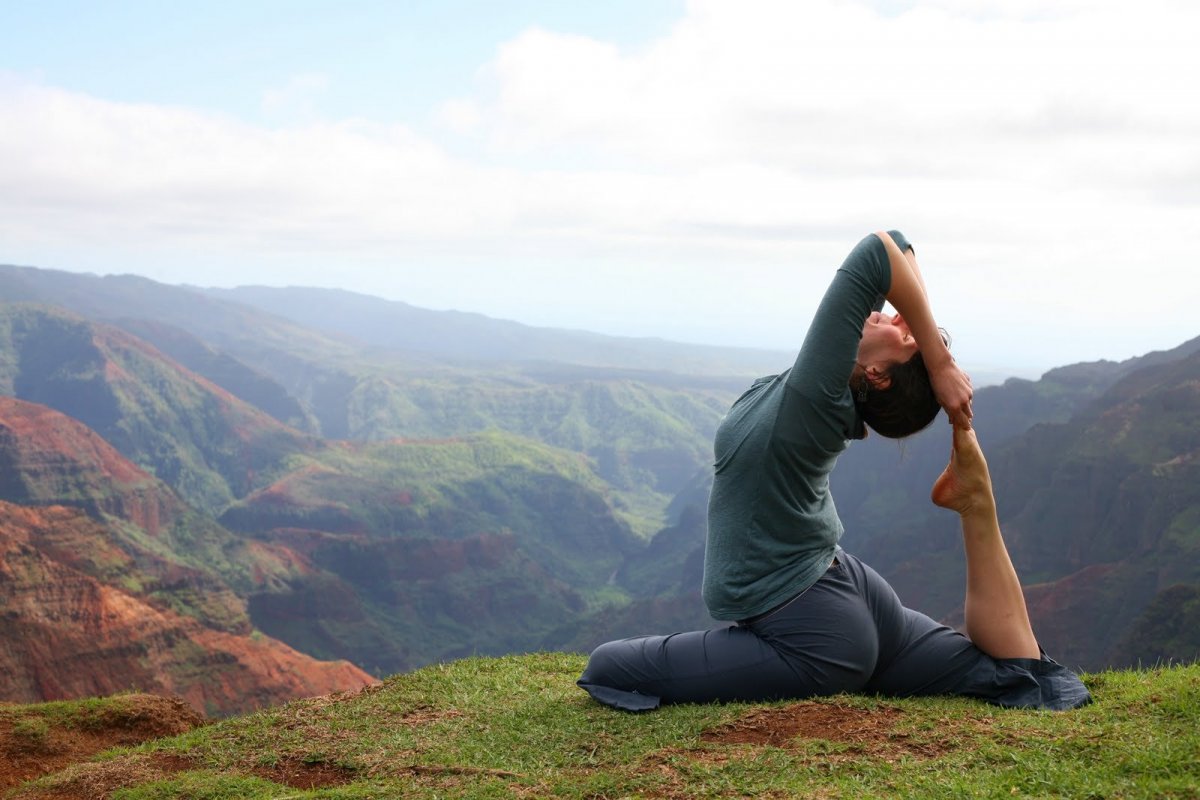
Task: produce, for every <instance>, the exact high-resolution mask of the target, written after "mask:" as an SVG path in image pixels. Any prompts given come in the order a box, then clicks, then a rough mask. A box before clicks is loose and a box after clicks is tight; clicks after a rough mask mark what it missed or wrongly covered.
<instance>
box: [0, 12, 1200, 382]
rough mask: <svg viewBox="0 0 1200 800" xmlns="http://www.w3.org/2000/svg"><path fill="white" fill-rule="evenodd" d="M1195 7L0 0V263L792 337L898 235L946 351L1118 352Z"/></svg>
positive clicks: (1137, 309)
mask: <svg viewBox="0 0 1200 800" xmlns="http://www.w3.org/2000/svg"><path fill="white" fill-rule="evenodd" d="M1197 31H1200V4H1196V3H1192V2H1190V0H1189V1H1187V2H1185V1H1184V0H1177V1H1176V0H1140V1H1139V2H1138V3H1130V2H1127V0H1123V1H1122V2H1108V0H1047V2H1032V1H1031V0H912V1H911V2H909V1H905V0H886V1H883V0H881V1H879V2H866V1H865V0H864V1H863V2H831V1H826V0H804V1H803V2H797V0H780V1H779V2H775V1H774V0H761V1H760V0H736V1H734V0H727V1H715V0H694V1H693V2H684V1H683V0H605V2H603V3H572V2H561V1H559V2H552V1H551V0H511V2H490V1H487V0H475V1H468V0H445V2H433V1H432V0H408V1H407V2H356V1H355V0H339V2H336V3H334V2H316V1H315V0H288V1H287V2H284V0H274V1H273V2H252V1H251V0H246V1H245V2H237V3H234V2H221V1H218V2H213V0H207V2H204V3H197V2H189V1H188V0H178V1H177V2H172V3H161V2H151V1H149V0H146V1H144V2H123V1H122V0H112V1H111V2H106V3H94V2H66V1H65V0H39V1H38V2H18V1H17V0H3V2H0V263H7V264H18V265H24V266H36V267H43V268H53V269H62V270H69V271H75V272H92V273H99V274H113V273H133V274H139V275H144V276H147V277H150V278H153V279H155V280H159V281H163V282H166V283H173V284H183V283H186V284H192V285H202V286H237V285H245V284H258V285H270V286H289V285H292V286H324V287H339V288H344V289H350V290H352V291H357V292H362V293H366V294H372V295H377V296H381V297H385V298H388V299H392V300H401V301H404V302H407V303H411V304H413V305H418V306H423V307H426V308H434V309H459V310H463V311H475V312H480V313H483V314H487V315H489V316H494V317H500V318H504V319H513V320H517V321H520V322H524V323H527V324H531V325H546V326H554V327H566V328H577V329H586V330H592V331H597V332H601V333H609V334H617V335H629V336H654V337H661V338H666V339H673V340H678V341H688V342H700V343H709V344H727V345H739V346H750V347H765V348H772V349H785V350H790V349H795V348H796V347H797V346H798V345H799V342H800V340H801V339H802V337H803V334H804V330H805V328H806V325H807V322H808V321H809V319H810V318H811V316H812V313H813V311H814V310H815V308H816V304H817V302H818V301H819V299H820V296H821V293H822V292H823V291H824V288H825V286H826V285H827V284H828V282H829V280H830V278H831V277H832V275H833V272H834V270H835V269H836V268H837V266H838V265H839V264H840V263H841V260H842V259H843V258H844V256H845V255H846V254H847V253H848V252H849V251H850V249H851V248H852V247H853V246H854V244H855V243H856V242H857V241H858V240H859V239H860V238H861V237H862V236H864V235H867V234H869V233H870V232H871V231H874V230H879V229H890V228H897V229H900V230H902V231H903V232H904V233H905V234H906V236H907V237H908V238H909V239H910V240H911V241H912V242H913V243H914V245H915V247H916V252H917V257H918V260H919V263H920V265H921V270H922V272H923V274H924V277H925V281H926V283H927V285H928V289H929V295H930V300H931V304H932V306H933V311H934V315H935V317H936V318H937V321H938V322H939V324H941V325H942V326H943V327H945V328H947V329H949V330H950V332H951V334H952V336H953V339H954V346H953V351H954V353H955V355H956V358H957V359H958V361H959V362H960V363H962V364H964V365H965V366H967V367H968V368H972V367H979V368H987V369H989V370H995V369H1000V370H1010V371H1011V372H1012V373H1013V374H1029V373H1030V371H1031V370H1040V369H1043V368H1047V367H1051V366H1056V365H1061V364H1067V363H1073V362H1077V361H1088V360H1095V359H1101V358H1107V359H1114V360H1119V359H1124V358H1128V357H1131V356H1135V355H1140V354H1143V353H1146V352H1149V351H1151V350H1161V349H1167V348H1170V347H1174V346H1175V345H1178V344H1180V343H1182V342H1183V341H1185V340H1187V339H1190V338H1193V337H1195V336H1198V335H1200V323H1198V322H1197V315H1196V310H1195V305H1196V298H1197V296H1198V295H1200V268H1197V266H1196V265H1195V256H1194V250H1195V248H1196V241H1197V238H1198V234H1200V102H1197V101H1196V87H1195V82H1196V77H1195V76H1197V75H1200V47H1196V46H1195V41H1194V40H1195V34H1196V32H1197ZM1035 374H1036V373H1035Z"/></svg>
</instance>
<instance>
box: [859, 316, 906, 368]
mask: <svg viewBox="0 0 1200 800" xmlns="http://www.w3.org/2000/svg"><path fill="white" fill-rule="evenodd" d="M917 349H918V348H917V340H916V339H914V338H913V335H912V332H911V331H909V329H908V323H906V322H905V321H904V318H903V317H901V316H900V315H899V314H897V315H895V316H894V317H893V316H889V315H888V314H883V313H880V312H878V311H876V312H874V313H872V314H871V316H869V317H867V321H866V323H864V324H863V331H862V339H861V340H860V341H859V343H858V363H859V364H862V365H863V366H864V367H866V366H873V367H879V368H880V369H884V368H886V367H888V366H890V365H892V364H903V363H904V362H906V361H908V360H909V359H911V358H912V357H913V356H915V355H916V354H917Z"/></svg>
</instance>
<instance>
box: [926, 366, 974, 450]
mask: <svg viewBox="0 0 1200 800" xmlns="http://www.w3.org/2000/svg"><path fill="white" fill-rule="evenodd" d="M925 367H926V369H928V370H929V383H930V385H931V386H932V387H933V394H934V396H935V397H937V400H938V403H939V404H940V405H941V407H942V408H944V409H945V410H946V416H947V417H949V418H950V423H951V424H952V425H954V427H955V428H965V429H967V430H970V429H971V417H972V416H974V414H973V412H972V411H971V398H972V397H973V396H974V390H973V389H972V388H971V376H970V375H968V374H967V373H965V372H963V370H962V368H960V367H959V366H958V364H956V363H955V361H954V359H952V358H949V357H948V354H947V358H946V359H945V361H943V362H942V363H940V364H930V363H929V362H928V361H926V364H925ZM955 433H956V434H957V431H956V432H955Z"/></svg>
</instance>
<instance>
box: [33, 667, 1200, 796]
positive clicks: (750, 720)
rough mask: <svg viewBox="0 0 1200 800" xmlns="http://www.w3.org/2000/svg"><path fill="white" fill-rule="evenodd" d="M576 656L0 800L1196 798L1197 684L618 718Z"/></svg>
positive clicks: (149, 756)
mask: <svg viewBox="0 0 1200 800" xmlns="http://www.w3.org/2000/svg"><path fill="white" fill-rule="evenodd" d="M583 665H584V660H583V658H582V657H580V656H576V655H529V656H521V657H508V658H503V659H469V660H464V661H459V662H455V663H452V664H446V665H441V666H435V667H428V668H426V669H423V670H420V671H418V672H415V673H412V674H409V675H405V676H399V677H394V678H391V679H389V680H388V681H386V682H385V683H384V685H382V686H380V687H377V688H374V689H369V690H365V691H363V692H361V693H358V694H355V695H342V696H337V695H335V696H330V697H322V698H316V699H313V700H307V701H300V702H296V703H292V704H290V705H288V706H284V707H281V708H276V709H271V710H267V711H263V712H260V713H256V714H252V715H249V716H246V717H241V718H238V719H232V720H228V721H225V722H222V723H219V724H216V725H212V726H209V727H206V728H202V729H198V730H195V731H192V732H190V733H187V734H184V735H182V736H179V737H176V738H174V739H165V740H159V741H157V742H152V743H148V744H147V745H143V746H141V747H138V748H134V749H130V750H118V751H113V752H111V753H109V754H107V755H106V756H104V757H102V758H101V759H99V760H97V761H94V762H93V763H86V764H80V765H76V766H73V767H70V768H67V769H65V770H63V771H62V772H59V773H57V774H55V775H52V776H50V777H47V778H45V779H43V780H41V781H38V782H36V783H33V784H28V785H26V786H25V787H24V788H23V790H21V791H19V792H17V793H16V794H15V795H14V797H15V798H33V797H39V796H44V793H48V792H56V791H57V792H64V793H68V794H72V793H79V792H85V793H86V792H88V791H90V792H91V793H92V794H94V795H97V796H98V794H99V793H100V792H109V793H111V794H109V795H107V796H109V797H111V798H113V800H118V799H119V800H150V798H211V800H218V799H219V798H234V797H246V796H253V797H263V798H272V797H273V798H283V797H288V798H364V799H365V798H372V797H375V798H377V797H396V796H404V797H428V798H433V797H512V796H532V797H574V798H595V797H756V796H788V797H791V796H803V797H822V798H846V799H847V800H851V799H853V800H858V798H864V797H911V798H943V797H944V798H955V800H957V799H958V798H962V797H1004V798H1011V797H1026V798H1084V797H1096V798H1099V797H1123V798H1194V797H1196V796H1197V786H1198V785H1200V758H1198V756H1197V754H1198V753H1200V730H1198V729H1197V727H1196V725H1195V720H1196V719H1197V717H1198V715H1200V667H1198V666H1187V667H1182V666H1181V667H1174V668H1170V669H1160V670H1153V671H1147V672H1107V673H1103V674H1097V675H1090V676H1086V682H1087V683H1088V685H1089V687H1090V688H1091V689H1092V691H1093V693H1094V694H1095V697H1096V702H1095V703H1094V704H1092V705H1090V706H1087V707H1085V708H1082V709H1079V710H1076V711H1072V712H1065V713H1050V712H1038V711H1013V710H1003V709H998V708H995V707H992V706H988V705H984V704H982V703H979V702H975V701H970V700H964V699H949V698H926V699H917V700H893V699H877V698H868V697H852V696H844V695H840V696H837V697H832V698H825V699H820V700H815V701H805V702H799V703H797V702H782V703H772V704H759V705H742V704H730V705H724V706H720V705H709V706H676V707H667V708H664V709H660V710H659V711H656V712H653V713H650V714H645V715H633V714H626V713H622V712H616V711H613V710H611V709H608V708H606V707H603V706H600V705H598V704H596V703H594V702H592V701H591V700H590V699H589V698H588V697H587V696H586V695H585V694H584V693H583V692H582V691H580V690H579V689H577V688H576V687H575V686H574V685H573V682H574V679H575V677H576V676H577V674H578V672H579V671H580V669H581V668H582V667H583Z"/></svg>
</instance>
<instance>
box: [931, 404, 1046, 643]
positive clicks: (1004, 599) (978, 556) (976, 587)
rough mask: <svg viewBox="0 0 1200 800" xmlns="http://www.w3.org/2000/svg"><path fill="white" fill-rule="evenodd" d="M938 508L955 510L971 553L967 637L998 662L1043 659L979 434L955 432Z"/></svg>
mask: <svg viewBox="0 0 1200 800" xmlns="http://www.w3.org/2000/svg"><path fill="white" fill-rule="evenodd" d="M932 499H933V502H934V503H935V504H936V505H939V506H941V507H943V508H948V509H950V510H952V511H955V512H957V513H958V515H959V519H960V520H961V522H962V532H963V543H964V545H965V546H966V552H967V596H966V601H965V605H964V615H965V617H966V634H967V637H968V638H970V640H971V641H972V642H974V643H975V646H976V647H978V648H979V649H980V650H982V651H983V652H985V653H987V654H988V655H990V656H992V657H993V658H1038V657H1039V656H1040V651H1039V650H1038V643H1037V639H1036V638H1035V637H1034V635H1033V628H1032V627H1031V626H1030V624H1029V612H1028V611H1027V610H1026V608H1025V595H1024V593H1023V592H1022V591H1021V582H1020V581H1019V580H1018V579H1017V571H1016V570H1015V569H1014V568H1013V565H1012V560H1011V559H1009V557H1008V549H1007V548H1006V547H1005V546H1004V539H1003V538H1002V537H1001V535H1000V521H999V519H998V518H997V516H996V498H995V496H994V495H993V494H992V479H991V476H990V475H989V474H988V468H987V461H986V460H985V459H984V457H983V450H981V449H980V447H979V441H978V440H977V439H976V438H975V432H974V431H973V430H969V429H964V428H959V427H957V426H955V428H954V448H953V450H952V451H951V453H950V464H949V465H948V466H947V467H946V469H945V471H944V472H942V474H941V476H940V477H939V478H938V479H937V481H936V482H935V483H934V485H933V492H932Z"/></svg>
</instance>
